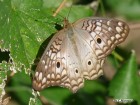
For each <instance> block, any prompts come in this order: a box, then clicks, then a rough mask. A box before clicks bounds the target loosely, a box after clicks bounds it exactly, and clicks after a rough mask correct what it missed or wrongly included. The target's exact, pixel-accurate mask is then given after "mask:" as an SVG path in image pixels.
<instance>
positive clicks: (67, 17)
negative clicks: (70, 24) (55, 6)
mask: <svg viewBox="0 0 140 105" xmlns="http://www.w3.org/2000/svg"><path fill="white" fill-rule="evenodd" d="M72 4H73V3H72ZM72 4H71V6H70V10H69V12H68V15H67V18H66V19H67V20H68V17H69V15H70V12H71V10H72Z"/></svg>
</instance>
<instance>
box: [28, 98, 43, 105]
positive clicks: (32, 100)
mask: <svg viewBox="0 0 140 105" xmlns="http://www.w3.org/2000/svg"><path fill="white" fill-rule="evenodd" d="M29 105H42V104H41V102H40V100H39V99H38V98H30V101H29Z"/></svg>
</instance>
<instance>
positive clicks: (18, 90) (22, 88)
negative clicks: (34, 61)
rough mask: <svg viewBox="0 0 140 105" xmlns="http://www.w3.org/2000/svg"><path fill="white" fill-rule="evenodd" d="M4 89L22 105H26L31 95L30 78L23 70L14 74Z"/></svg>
mask: <svg viewBox="0 0 140 105" xmlns="http://www.w3.org/2000/svg"><path fill="white" fill-rule="evenodd" d="M5 89H6V91H7V92H8V93H11V96H12V97H15V98H16V99H17V100H18V101H20V103H22V104H23V105H27V103H28V102H29V99H30V97H31V96H32V87H31V79H30V78H29V75H28V74H25V71H22V72H18V73H16V74H14V76H13V77H12V78H11V80H10V83H9V86H8V87H6V88H5Z"/></svg>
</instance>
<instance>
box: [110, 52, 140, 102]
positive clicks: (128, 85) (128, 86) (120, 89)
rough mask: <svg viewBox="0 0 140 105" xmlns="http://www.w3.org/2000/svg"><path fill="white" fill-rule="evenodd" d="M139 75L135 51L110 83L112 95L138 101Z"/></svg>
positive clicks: (139, 95) (116, 97)
mask: <svg viewBox="0 0 140 105" xmlns="http://www.w3.org/2000/svg"><path fill="white" fill-rule="evenodd" d="M138 86H139V83H138V75H137V63H136V55H135V52H134V51H132V53H131V56H130V58H129V59H128V61H126V63H125V64H123V66H122V67H121V68H120V70H119V71H118V72H117V74H116V75H115V77H114V78H113V80H112V81H111V84H110V88H109V91H110V96H113V98H114V99H122V100H123V99H133V100H135V101H138V97H140V94H137V93H139V91H140V89H138Z"/></svg>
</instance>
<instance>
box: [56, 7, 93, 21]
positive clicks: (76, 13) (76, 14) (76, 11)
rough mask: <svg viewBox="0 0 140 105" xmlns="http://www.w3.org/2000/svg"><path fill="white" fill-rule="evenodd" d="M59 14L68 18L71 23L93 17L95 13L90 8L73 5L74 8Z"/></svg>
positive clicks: (65, 9)
mask: <svg viewBox="0 0 140 105" xmlns="http://www.w3.org/2000/svg"><path fill="white" fill-rule="evenodd" d="M59 14H60V15H61V16H63V17H66V18H68V20H69V21H70V22H74V21H76V20H78V19H81V18H84V17H89V16H93V14H94V13H93V10H92V9H91V8H90V7H89V6H82V5H78V6H75V5H73V6H72V7H69V8H64V9H62V11H60V13H59Z"/></svg>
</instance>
